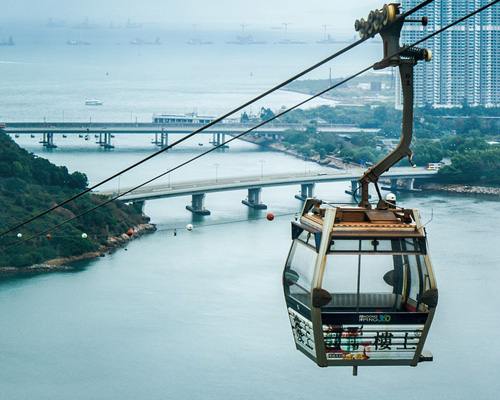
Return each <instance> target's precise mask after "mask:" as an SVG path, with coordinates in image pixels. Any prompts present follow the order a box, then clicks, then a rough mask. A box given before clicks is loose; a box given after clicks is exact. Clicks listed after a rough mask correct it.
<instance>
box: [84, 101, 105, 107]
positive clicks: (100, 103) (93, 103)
mask: <svg viewBox="0 0 500 400" xmlns="http://www.w3.org/2000/svg"><path fill="white" fill-rule="evenodd" d="M103 104H104V103H103V102H102V101H100V100H85V105H86V106H102V105H103Z"/></svg>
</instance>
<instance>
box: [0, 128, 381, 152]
mask: <svg viewBox="0 0 500 400" xmlns="http://www.w3.org/2000/svg"><path fill="white" fill-rule="evenodd" d="M203 126H204V125H203V124H174V123H169V124H159V123H126V122H93V123H81V122H9V123H7V124H6V127H5V128H3V129H4V131H5V133H7V134H9V135H14V136H16V137H19V136H20V135H31V136H32V137H37V135H38V136H40V137H41V140H40V143H41V144H42V145H43V146H44V147H47V148H56V147H57V145H56V143H55V140H54V139H55V137H56V135H61V136H63V135H64V136H67V135H78V136H80V137H82V138H85V139H86V140H90V139H96V143H97V144H98V145H100V146H102V147H104V148H108V149H111V148H113V147H114V146H113V143H112V139H113V138H114V137H115V135H123V134H134V135H151V136H153V138H154V139H153V141H152V142H153V143H154V144H155V145H157V146H159V147H162V148H163V147H166V146H168V143H169V142H168V135H169V134H188V133H191V132H194V131H195V130H197V129H200V128H202V127H203ZM253 126H255V123H246V124H242V123H218V124H216V125H214V126H211V127H210V128H207V129H206V130H204V131H202V132H200V133H199V134H203V135H212V139H211V140H210V142H211V143H212V144H213V145H214V146H218V145H219V144H221V143H223V142H225V135H226V134H229V135H234V134H239V133H242V132H244V131H246V130H248V129H250V128H252V127H253ZM306 128H307V126H306V125H303V124H280V123H269V124H266V125H264V126H262V127H260V128H258V129H256V130H255V131H253V132H252V133H253V134H256V135H259V136H266V137H268V138H271V139H278V138H279V136H280V135H281V134H282V133H283V132H284V131H286V130H288V129H295V130H301V131H305V129H306ZM316 128H317V131H318V132H320V133H336V134H339V135H355V134H359V133H362V132H366V133H378V132H379V131H380V129H361V128H359V127H358V126H356V125H347V124H346V125H337V124H319V125H316Z"/></svg>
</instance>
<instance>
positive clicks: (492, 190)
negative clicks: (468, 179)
mask: <svg viewBox="0 0 500 400" xmlns="http://www.w3.org/2000/svg"><path fill="white" fill-rule="evenodd" d="M240 140H244V141H247V142H250V143H254V144H258V145H259V146H262V147H266V148H268V149H272V150H275V151H279V152H282V153H286V154H289V155H291V156H294V157H297V158H301V159H303V160H306V161H310V162H315V163H318V164H320V165H323V166H326V167H330V168H335V169H354V168H363V166H362V165H358V164H354V163H346V162H344V161H343V160H341V159H339V158H336V157H332V156H326V157H325V158H320V157H319V156H315V157H306V156H304V155H302V154H299V153H298V152H296V151H294V150H291V149H287V148H286V147H285V146H284V145H283V144H282V143H279V142H274V143H269V142H268V141H267V140H266V139H263V138H260V137H257V136H253V135H247V136H245V137H244V138H240ZM365 168H366V167H365ZM421 189H422V190H425V191H435V192H443V193H459V194H478V195H486V196H500V187H492V186H478V185H453V184H445V183H424V184H422V185H421Z"/></svg>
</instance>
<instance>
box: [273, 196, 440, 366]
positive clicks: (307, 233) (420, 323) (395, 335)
mask: <svg viewBox="0 0 500 400" xmlns="http://www.w3.org/2000/svg"><path fill="white" fill-rule="evenodd" d="M292 240H293V242H292V246H291V249H290V253H289V255H288V259H287V261H286V265H285V270H284V273H283V287H284V292H285V299H286V305H287V308H288V314H289V317H290V323H291V327H292V331H293V336H294V339H295V344H296V347H297V349H298V350H300V351H301V352H302V353H304V354H305V355H306V356H308V357H309V358H311V359H312V360H313V361H314V362H316V363H317V364H318V365H319V366H321V367H326V366H353V367H354V371H355V372H356V371H357V366H362V365H411V366H416V365H417V364H418V363H419V362H420V361H432V355H431V354H430V353H428V352H424V351H423V347H424V343H425V339H426V337H427V334H428V332H429V328H430V325H431V322H432V318H433V317H434V313H435V310H436V305H437V287H436V281H435V278H434V273H433V270H432V265H431V262H430V259H429V254H428V248H427V242H426V237H425V230H424V228H423V227H422V224H421V222H420V218H419V214H418V211H417V210H406V209H396V208H388V209H383V210H379V209H375V210H372V209H367V208H363V207H331V206H328V205H324V204H322V203H321V201H320V200H316V199H308V200H307V201H306V203H305V205H304V209H303V211H302V215H301V217H300V219H298V220H297V221H294V222H292Z"/></svg>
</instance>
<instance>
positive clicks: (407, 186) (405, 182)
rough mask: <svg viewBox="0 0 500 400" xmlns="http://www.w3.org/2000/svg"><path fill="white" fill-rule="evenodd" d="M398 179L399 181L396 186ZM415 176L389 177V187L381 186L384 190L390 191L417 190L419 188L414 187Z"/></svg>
mask: <svg viewBox="0 0 500 400" xmlns="http://www.w3.org/2000/svg"><path fill="white" fill-rule="evenodd" d="M398 181H399V182H400V183H401V185H400V186H398ZM414 184H415V178H400V179H391V186H390V187H382V189H384V190H390V191H391V192H419V191H420V189H415V188H414Z"/></svg>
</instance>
